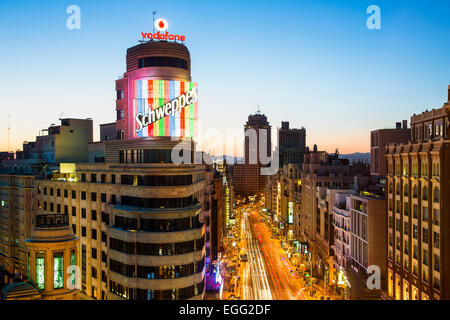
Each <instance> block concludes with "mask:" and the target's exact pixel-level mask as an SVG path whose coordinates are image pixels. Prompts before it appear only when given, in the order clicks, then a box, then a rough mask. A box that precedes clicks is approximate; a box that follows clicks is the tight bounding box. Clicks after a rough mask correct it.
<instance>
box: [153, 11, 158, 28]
mask: <svg viewBox="0 0 450 320" xmlns="http://www.w3.org/2000/svg"><path fill="white" fill-rule="evenodd" d="M156 12H158V11H153V33H155V14H156Z"/></svg>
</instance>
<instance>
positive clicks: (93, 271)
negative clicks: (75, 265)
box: [91, 267, 97, 279]
mask: <svg viewBox="0 0 450 320" xmlns="http://www.w3.org/2000/svg"><path fill="white" fill-rule="evenodd" d="M91 275H92V278H94V279H97V268H95V267H92V269H91Z"/></svg>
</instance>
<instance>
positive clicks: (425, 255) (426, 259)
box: [423, 249, 428, 266]
mask: <svg viewBox="0 0 450 320" xmlns="http://www.w3.org/2000/svg"><path fill="white" fill-rule="evenodd" d="M423 264H424V265H426V266H427V265H428V251H427V250H425V249H423Z"/></svg>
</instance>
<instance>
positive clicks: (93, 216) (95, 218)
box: [91, 210, 97, 221]
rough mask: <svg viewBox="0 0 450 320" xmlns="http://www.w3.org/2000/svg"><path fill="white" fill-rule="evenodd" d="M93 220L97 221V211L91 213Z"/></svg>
mask: <svg viewBox="0 0 450 320" xmlns="http://www.w3.org/2000/svg"><path fill="white" fill-rule="evenodd" d="M91 219H92V220H93V221H97V211H96V210H92V211H91Z"/></svg>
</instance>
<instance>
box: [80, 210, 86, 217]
mask: <svg viewBox="0 0 450 320" xmlns="http://www.w3.org/2000/svg"><path fill="white" fill-rule="evenodd" d="M81 217H82V218H83V219H86V208H81Z"/></svg>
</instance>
